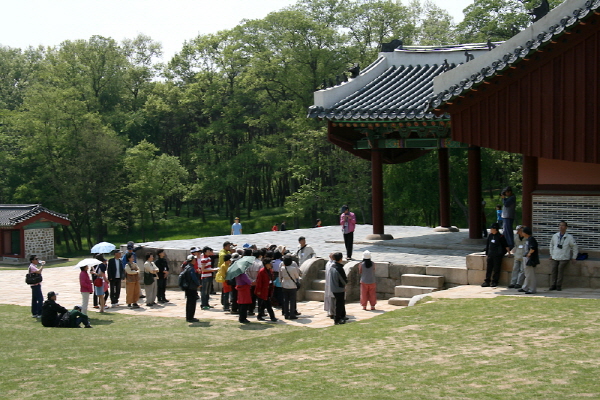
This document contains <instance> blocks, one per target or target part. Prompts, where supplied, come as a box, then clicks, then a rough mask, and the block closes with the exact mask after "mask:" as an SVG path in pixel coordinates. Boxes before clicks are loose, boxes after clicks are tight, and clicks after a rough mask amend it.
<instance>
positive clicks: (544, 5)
mask: <svg viewBox="0 0 600 400" xmlns="http://www.w3.org/2000/svg"><path fill="white" fill-rule="evenodd" d="M549 12H550V4H548V0H542V2H541V3H540V5H539V6H537V7H535V8H534V9H533V10H531V12H530V13H529V15H531V17H532V18H531V20H532V21H533V22H537V21H539V20H540V19H542V18H544V17H545V16H546V14H548V13H549Z"/></svg>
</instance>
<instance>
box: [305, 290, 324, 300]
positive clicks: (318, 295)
mask: <svg viewBox="0 0 600 400" xmlns="http://www.w3.org/2000/svg"><path fill="white" fill-rule="evenodd" d="M304 300H306V301H325V291H323V290H307V291H305V292H304Z"/></svg>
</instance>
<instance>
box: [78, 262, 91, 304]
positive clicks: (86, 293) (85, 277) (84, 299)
mask: <svg viewBox="0 0 600 400" xmlns="http://www.w3.org/2000/svg"><path fill="white" fill-rule="evenodd" d="M88 268H89V267H88V266H87V265H85V266H83V267H80V269H81V272H80V273H79V287H80V291H81V312H82V313H83V314H85V315H87V308H88V303H89V301H90V294H92V293H93V292H94V287H93V285H92V279H91V278H90V274H88Z"/></svg>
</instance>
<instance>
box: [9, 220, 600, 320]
mask: <svg viewBox="0 0 600 400" xmlns="http://www.w3.org/2000/svg"><path fill="white" fill-rule="evenodd" d="M370 233H371V226H370V225H358V226H357V229H356V232H355V236H354V238H355V245H354V255H353V257H354V258H355V259H358V258H360V257H361V254H362V252H363V251H364V250H369V251H370V252H371V253H372V257H373V260H374V261H388V262H393V263H397V264H406V265H422V266H449V267H452V266H455V267H458V266H460V267H464V266H465V256H466V255H467V254H469V253H472V252H475V251H480V250H481V246H479V245H475V246H473V245H469V244H463V242H464V241H465V240H466V239H467V238H468V232H467V231H464V232H456V233H439V232H434V231H433V230H432V229H431V228H425V227H406V226H387V227H386V233H390V234H392V235H393V236H394V238H395V239H394V240H390V241H366V240H364V238H365V237H366V236H367V235H368V234H370ZM300 236H305V237H306V238H307V243H308V244H309V245H311V246H312V247H313V248H314V250H315V252H316V253H317V256H321V257H327V255H328V254H329V253H331V252H335V251H340V252H344V251H345V250H344V244H343V240H342V235H341V232H340V229H339V228H338V227H331V226H330V227H323V228H317V229H297V230H289V231H285V232H264V233H256V234H249V235H240V236H235V237H232V236H229V235H226V236H215V237H207V238H197V239H189V240H175V241H164V242H147V243H144V244H143V245H144V246H147V247H153V248H159V247H162V248H175V249H189V248H190V247H192V246H211V247H213V248H214V249H216V250H217V249H220V248H221V247H222V244H223V242H224V241H225V240H231V241H234V242H235V243H237V244H238V246H239V247H241V246H242V245H243V244H244V243H251V244H256V245H258V246H263V245H267V244H272V243H274V244H278V245H279V244H282V245H285V246H287V248H288V249H292V250H294V249H295V248H296V246H297V243H298V237H300ZM25 273H26V272H25V268H23V269H22V270H9V271H0V288H2V289H1V290H2V292H1V294H0V304H13V305H19V306H24V307H27V308H26V309H24V314H26V315H29V306H30V304H31V289H29V287H28V286H27V285H26V284H25ZM51 290H53V291H56V292H58V293H59V295H58V303H59V304H61V305H63V306H65V307H67V308H70V307H72V306H74V305H76V304H80V303H81V295H80V293H79V268H74V267H59V268H48V269H46V270H44V282H43V284H42V291H43V293H44V294H45V293H47V292H48V291H51ZM500 295H520V294H519V293H517V291H516V290H510V289H506V288H502V287H498V288H482V287H480V286H459V287H455V288H452V289H449V290H444V291H440V292H435V293H433V294H432V296H433V297H439V298H491V297H496V296H500ZM535 296H537V297H573V298H596V299H597V298H600V291H598V290H593V289H568V288H567V289H565V290H563V291H562V292H547V291H545V290H540V291H539V292H538V294H537V295H535ZM124 298H125V289H123V291H122V294H121V299H123V300H124ZM167 298H168V299H169V300H170V301H171V302H170V303H167V304H164V305H159V306H155V307H151V308H150V307H145V306H143V307H142V308H140V309H130V308H127V307H126V306H125V307H123V306H121V307H117V308H111V309H108V310H107V312H110V313H120V314H135V315H151V316H157V317H175V318H181V319H182V323H185V322H183V319H184V317H185V299H184V296H183V292H182V291H180V290H179V289H169V290H168V291H167ZM219 298H220V297H219V296H218V295H217V296H214V295H213V296H211V303H210V304H211V305H213V306H215V308H214V309H212V310H210V311H203V310H200V307H198V310H197V311H196V317H197V318H199V319H201V320H202V319H224V320H231V321H237V316H236V315H231V314H229V313H225V312H223V310H222V307H221V305H220V304H219ZM90 303H91V300H90ZM140 305H142V303H140ZM90 306H91V305H90ZM398 308H400V307H396V306H391V305H388V304H387V301H385V300H382V301H379V302H378V303H377V310H376V311H364V310H362V307H361V306H360V304H359V303H350V304H348V305H347V312H348V315H349V317H350V321H358V320H363V319H368V318H372V317H374V316H376V315H380V314H382V313H385V312H387V311H391V310H396V309H398ZM298 309H299V310H300V312H301V313H302V316H301V317H300V318H299V319H298V320H280V321H279V322H278V323H280V324H289V325H294V326H305V327H311V328H322V327H326V326H331V325H333V321H332V320H331V319H329V318H328V317H327V315H326V314H325V311H324V310H323V303H322V302H315V301H305V302H300V303H299V305H298ZM96 311H97V310H95V309H93V308H91V307H90V310H89V312H90V313H94V312H96ZM277 314H278V315H277V317H278V318H279V317H280V315H279V314H280V312H278V313H277ZM250 319H251V320H252V318H250ZM256 323H258V322H256Z"/></svg>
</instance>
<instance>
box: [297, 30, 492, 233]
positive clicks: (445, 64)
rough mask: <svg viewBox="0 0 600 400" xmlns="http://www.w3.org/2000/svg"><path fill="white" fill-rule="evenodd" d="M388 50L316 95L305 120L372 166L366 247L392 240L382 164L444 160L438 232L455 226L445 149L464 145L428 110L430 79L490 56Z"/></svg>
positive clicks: (454, 50)
mask: <svg viewBox="0 0 600 400" xmlns="http://www.w3.org/2000/svg"><path fill="white" fill-rule="evenodd" d="M397 42H399V41H397ZM391 47H392V48H391V49H389V50H388V51H383V52H381V53H380V54H379V57H378V58H377V60H376V61H375V62H373V64H371V65H370V66H368V67H367V68H366V69H365V70H363V71H362V72H360V74H357V76H355V77H354V78H351V79H350V80H349V81H348V82H343V83H340V84H338V85H336V86H334V87H330V88H326V89H323V90H319V91H317V92H315V94H314V105H313V106H312V107H310V108H309V112H308V116H309V117H312V118H319V119H322V120H326V121H327V138H328V140H329V141H330V142H331V143H333V144H335V145H337V146H339V147H341V148H342V149H344V150H346V151H348V152H350V153H352V154H354V155H356V156H358V157H361V158H363V159H366V160H370V161H371V173H372V192H373V193H372V203H373V205H372V206H373V211H372V215H373V235H371V236H370V237H369V239H391V236H390V235H386V234H385V233H384V225H383V183H382V179H383V178H382V168H383V167H382V166H383V164H397V163H403V162H408V161H411V160H414V159H416V158H418V157H420V156H422V155H423V154H425V153H426V152H428V151H431V150H437V152H438V160H439V170H440V180H439V181H440V186H439V191H440V226H441V227H446V228H448V227H450V226H451V224H450V194H449V165H448V159H449V157H448V149H451V148H461V147H466V146H467V145H466V144H464V143H460V142H458V141H456V140H454V139H453V138H452V137H451V121H450V115H449V114H445V113H441V114H437V115H436V114H434V113H433V112H432V111H430V110H428V108H429V100H430V99H431V97H432V96H433V94H434V89H433V79H434V78H435V77H436V76H438V75H440V74H442V73H443V72H445V71H448V70H451V69H452V68H454V67H456V65H459V64H461V63H465V62H466V61H467V60H472V59H477V58H478V57H480V56H481V55H483V54H486V53H488V52H489V48H488V45H486V44H468V45H460V46H439V47H415V46H402V45H401V44H399V46H391ZM394 47H396V48H394Z"/></svg>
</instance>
